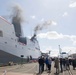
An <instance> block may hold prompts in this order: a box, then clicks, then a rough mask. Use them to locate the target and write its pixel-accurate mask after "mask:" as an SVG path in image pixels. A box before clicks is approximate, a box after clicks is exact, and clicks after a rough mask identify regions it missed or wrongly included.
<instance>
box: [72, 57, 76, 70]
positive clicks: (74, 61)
mask: <svg viewBox="0 0 76 75" xmlns="http://www.w3.org/2000/svg"><path fill="white" fill-rule="evenodd" d="M72 65H73V70H75V68H76V58H73V60H72Z"/></svg>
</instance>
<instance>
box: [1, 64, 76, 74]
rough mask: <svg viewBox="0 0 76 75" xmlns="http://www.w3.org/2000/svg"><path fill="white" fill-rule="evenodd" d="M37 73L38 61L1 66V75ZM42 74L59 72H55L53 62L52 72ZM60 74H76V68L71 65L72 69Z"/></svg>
mask: <svg viewBox="0 0 76 75" xmlns="http://www.w3.org/2000/svg"><path fill="white" fill-rule="evenodd" d="M36 73H38V63H28V64H23V65H14V66H6V67H0V75H36ZM41 75H58V74H55V68H54V65H53V64H52V70H51V73H47V71H44V72H43V73H42V74H41ZM59 75H76V70H72V66H71V71H64V72H63V73H59Z"/></svg>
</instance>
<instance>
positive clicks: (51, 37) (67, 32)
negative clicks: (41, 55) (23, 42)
mask: <svg viewBox="0 0 76 75" xmlns="http://www.w3.org/2000/svg"><path fill="white" fill-rule="evenodd" d="M16 4H18V5H19V6H20V7H21V8H22V9H23V17H24V21H23V23H22V29H23V36H24V37H25V36H26V37H31V36H33V34H34V28H35V27H36V26H37V25H39V26H44V25H45V23H46V24H47V26H44V27H43V29H42V30H39V31H37V40H38V41H39V45H40V50H41V51H42V52H49V51H51V53H50V55H51V56H56V55H58V53H59V45H60V49H61V50H62V52H67V53H68V54H72V53H75V52H76V0H0V16H5V17H6V19H7V20H8V21H9V19H8V18H7V17H8V15H9V14H10V10H11V7H12V6H13V5H16ZM49 24H50V25H49Z"/></svg>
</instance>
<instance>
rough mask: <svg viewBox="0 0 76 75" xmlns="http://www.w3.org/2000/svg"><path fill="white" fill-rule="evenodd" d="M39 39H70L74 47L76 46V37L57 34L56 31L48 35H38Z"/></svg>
mask: <svg viewBox="0 0 76 75" xmlns="http://www.w3.org/2000/svg"><path fill="white" fill-rule="evenodd" d="M37 37H39V38H46V39H54V40H55V39H69V40H71V41H72V42H73V45H76V35H63V34H62V33H57V32H56V31H50V32H47V33H40V34H38V35H37Z"/></svg>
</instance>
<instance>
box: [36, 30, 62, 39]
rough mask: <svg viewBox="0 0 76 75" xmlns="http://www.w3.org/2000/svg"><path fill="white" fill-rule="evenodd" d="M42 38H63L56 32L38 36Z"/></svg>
mask: <svg viewBox="0 0 76 75" xmlns="http://www.w3.org/2000/svg"><path fill="white" fill-rule="evenodd" d="M37 36H38V37H40V38H47V39H59V38H63V35H62V34H58V33H57V32H56V31H51V32H47V33H40V34H38V35H37Z"/></svg>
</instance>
